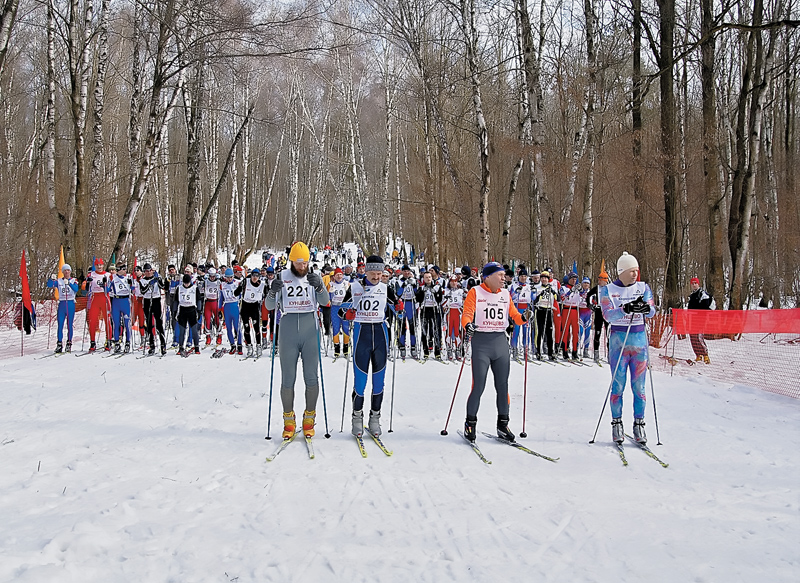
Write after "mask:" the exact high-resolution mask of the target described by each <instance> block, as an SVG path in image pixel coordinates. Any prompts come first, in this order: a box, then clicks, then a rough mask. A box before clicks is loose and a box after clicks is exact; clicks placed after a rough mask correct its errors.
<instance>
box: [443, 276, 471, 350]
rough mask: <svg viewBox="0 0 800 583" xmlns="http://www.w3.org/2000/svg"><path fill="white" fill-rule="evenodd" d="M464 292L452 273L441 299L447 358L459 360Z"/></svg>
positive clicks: (456, 277)
mask: <svg viewBox="0 0 800 583" xmlns="http://www.w3.org/2000/svg"><path fill="white" fill-rule="evenodd" d="M468 270H469V268H468ZM466 293H467V292H466V291H465V290H464V288H462V287H461V286H459V285H458V276H457V275H452V276H451V277H450V282H449V286H448V288H447V289H446V290H445V291H444V296H443V300H442V301H443V303H444V309H445V311H446V314H447V360H453V359H456V360H461V310H462V308H463V307H464V296H465V295H466Z"/></svg>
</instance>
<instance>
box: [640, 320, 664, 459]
mask: <svg viewBox="0 0 800 583" xmlns="http://www.w3.org/2000/svg"><path fill="white" fill-rule="evenodd" d="M644 329H645V332H646V333H647V370H648V371H649V372H650V396H651V397H652V398H653V416H654V417H655V420H656V442H657V443H656V445H663V444H662V443H661V435H660V434H659V432H658V410H657V409H656V391H655V388H654V386H653V368H652V367H651V366H650V332H649V331H648V330H647V325H645V328H644Z"/></svg>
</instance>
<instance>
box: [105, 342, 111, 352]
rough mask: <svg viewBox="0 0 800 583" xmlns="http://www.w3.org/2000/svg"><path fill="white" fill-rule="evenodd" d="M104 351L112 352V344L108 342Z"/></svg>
mask: <svg viewBox="0 0 800 583" xmlns="http://www.w3.org/2000/svg"><path fill="white" fill-rule="evenodd" d="M103 350H104V351H106V352H111V342H109V341H108V340H106V343H105V344H104V345H103Z"/></svg>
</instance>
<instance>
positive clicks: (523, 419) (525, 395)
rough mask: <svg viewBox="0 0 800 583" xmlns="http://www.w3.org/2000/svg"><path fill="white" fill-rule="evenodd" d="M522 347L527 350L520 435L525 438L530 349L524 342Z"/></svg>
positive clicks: (526, 435)
mask: <svg viewBox="0 0 800 583" xmlns="http://www.w3.org/2000/svg"><path fill="white" fill-rule="evenodd" d="M522 349H523V350H524V351H525V374H524V377H525V378H524V380H523V381H522V383H523V384H522V431H521V432H520V434H519V436H520V437H522V438H523V439H524V438H526V437H528V434H527V433H525V418H526V417H527V416H528V349H527V348H525V343H524V342H523V343H522Z"/></svg>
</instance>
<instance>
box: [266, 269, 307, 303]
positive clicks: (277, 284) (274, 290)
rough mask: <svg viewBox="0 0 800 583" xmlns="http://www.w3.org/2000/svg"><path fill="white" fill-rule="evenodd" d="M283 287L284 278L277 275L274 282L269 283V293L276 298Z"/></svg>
mask: <svg viewBox="0 0 800 583" xmlns="http://www.w3.org/2000/svg"><path fill="white" fill-rule="evenodd" d="M309 275H310V274H309ZM281 288H283V280H282V279H278V278H277V277H276V278H275V279H273V280H272V283H270V284H269V294H270V295H271V296H272V297H273V298H274V297H275V296H277V295H278V292H279V291H281Z"/></svg>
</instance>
